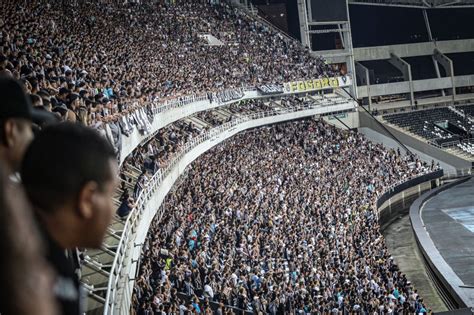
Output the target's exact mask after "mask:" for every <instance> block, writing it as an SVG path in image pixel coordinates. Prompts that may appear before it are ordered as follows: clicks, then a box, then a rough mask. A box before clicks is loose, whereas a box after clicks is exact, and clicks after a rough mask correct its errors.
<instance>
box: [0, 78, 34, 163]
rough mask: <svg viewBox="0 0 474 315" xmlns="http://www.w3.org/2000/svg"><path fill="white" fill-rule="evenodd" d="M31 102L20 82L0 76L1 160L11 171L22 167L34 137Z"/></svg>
mask: <svg viewBox="0 0 474 315" xmlns="http://www.w3.org/2000/svg"><path fill="white" fill-rule="evenodd" d="M31 107H32V106H31V102H30V99H29V98H28V96H27V95H26V93H25V91H24V90H23V88H22V86H21V85H20V83H19V82H18V81H16V80H14V79H12V78H10V77H0V160H2V161H3V162H4V163H5V164H6V165H7V166H8V168H9V171H10V172H14V171H17V170H18V169H19V167H20V163H21V160H22V158H23V154H24V153H25V150H26V148H27V147H28V144H29V143H30V142H31V140H32V139H33V132H32V130H31V120H32V109H31Z"/></svg>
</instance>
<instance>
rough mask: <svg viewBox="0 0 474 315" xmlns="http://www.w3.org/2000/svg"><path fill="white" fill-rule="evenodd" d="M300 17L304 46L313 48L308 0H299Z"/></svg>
mask: <svg viewBox="0 0 474 315" xmlns="http://www.w3.org/2000/svg"><path fill="white" fill-rule="evenodd" d="M298 17H299V19H300V32H301V43H302V44H303V46H305V47H308V48H311V40H310V37H309V26H308V15H307V11H306V0H298Z"/></svg>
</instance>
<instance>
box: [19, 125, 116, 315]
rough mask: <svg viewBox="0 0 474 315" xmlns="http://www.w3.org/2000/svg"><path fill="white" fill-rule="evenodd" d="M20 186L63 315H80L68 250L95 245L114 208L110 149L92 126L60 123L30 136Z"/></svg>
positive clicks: (97, 244)
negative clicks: (39, 232) (43, 244)
mask: <svg viewBox="0 0 474 315" xmlns="http://www.w3.org/2000/svg"><path fill="white" fill-rule="evenodd" d="M21 176H22V179H23V184H24V186H25V190H26V192H27V195H28V197H29V198H30V201H31V203H32V204H33V207H34V209H35V213H36V215H37V218H38V222H39V225H40V227H41V229H42V231H43V234H44V236H45V239H46V242H47V244H48V245H49V248H48V255H47V258H48V260H49V261H50V263H51V264H52V266H53V268H54V269H55V271H56V273H57V276H56V279H55V288H54V293H55V295H56V298H57V300H58V302H59V303H60V305H61V307H62V312H63V314H80V313H81V307H80V289H79V279H78V276H77V273H76V272H75V270H76V267H77V266H75V265H74V261H73V259H72V255H71V252H72V251H73V250H75V248H76V247H80V248H98V247H100V245H101V244H102V240H103V238H104V235H105V231H106V229H107V226H108V225H109V223H110V221H111V219H112V216H113V215H114V213H115V210H116V207H115V206H114V204H113V202H112V196H113V194H114V192H115V189H116V185H117V178H118V177H117V162H116V159H115V153H114V149H113V147H112V146H111V145H110V144H109V143H108V142H107V140H106V139H105V138H103V137H102V136H100V135H99V133H98V132H97V131H95V130H93V129H91V128H88V127H84V126H82V125H79V124H70V123H62V124H58V125H54V126H50V127H47V128H45V129H44V130H43V131H41V133H39V134H38V135H37V137H36V138H35V139H34V140H33V142H32V143H31V145H30V147H29V148H28V150H27V152H26V154H25V158H24V161H23V164H22V169H21Z"/></svg>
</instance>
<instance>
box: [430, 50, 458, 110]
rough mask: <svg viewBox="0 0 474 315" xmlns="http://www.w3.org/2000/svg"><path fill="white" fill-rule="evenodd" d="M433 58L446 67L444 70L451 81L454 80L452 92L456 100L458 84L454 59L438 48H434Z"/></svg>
mask: <svg viewBox="0 0 474 315" xmlns="http://www.w3.org/2000/svg"><path fill="white" fill-rule="evenodd" d="M433 58H434V59H435V60H436V64H438V63H439V64H441V66H442V67H443V68H444V71H445V72H446V76H448V77H450V78H451V82H452V87H451V91H452V92H451V94H452V96H453V101H454V99H455V97H456V84H455V82H456V81H455V80H454V65H453V61H452V60H451V59H450V58H449V57H448V56H446V55H445V54H443V53H442V52H440V51H439V50H438V49H435V50H434V53H433Z"/></svg>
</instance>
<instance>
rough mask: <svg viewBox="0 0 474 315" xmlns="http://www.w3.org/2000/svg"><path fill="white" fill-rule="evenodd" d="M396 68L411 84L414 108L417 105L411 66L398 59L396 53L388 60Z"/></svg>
mask: <svg viewBox="0 0 474 315" xmlns="http://www.w3.org/2000/svg"><path fill="white" fill-rule="evenodd" d="M388 62H390V63H391V64H392V65H393V66H394V67H395V68H397V69H398V70H400V71H401V72H402V74H403V78H404V79H405V81H408V82H409V86H410V102H411V105H412V106H413V105H414V104H415V92H414V90H413V78H412V74H411V66H410V64H409V63H408V62H406V61H405V60H403V59H402V58H400V57H398V56H397V55H395V54H394V53H391V54H390V59H389V60H388Z"/></svg>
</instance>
